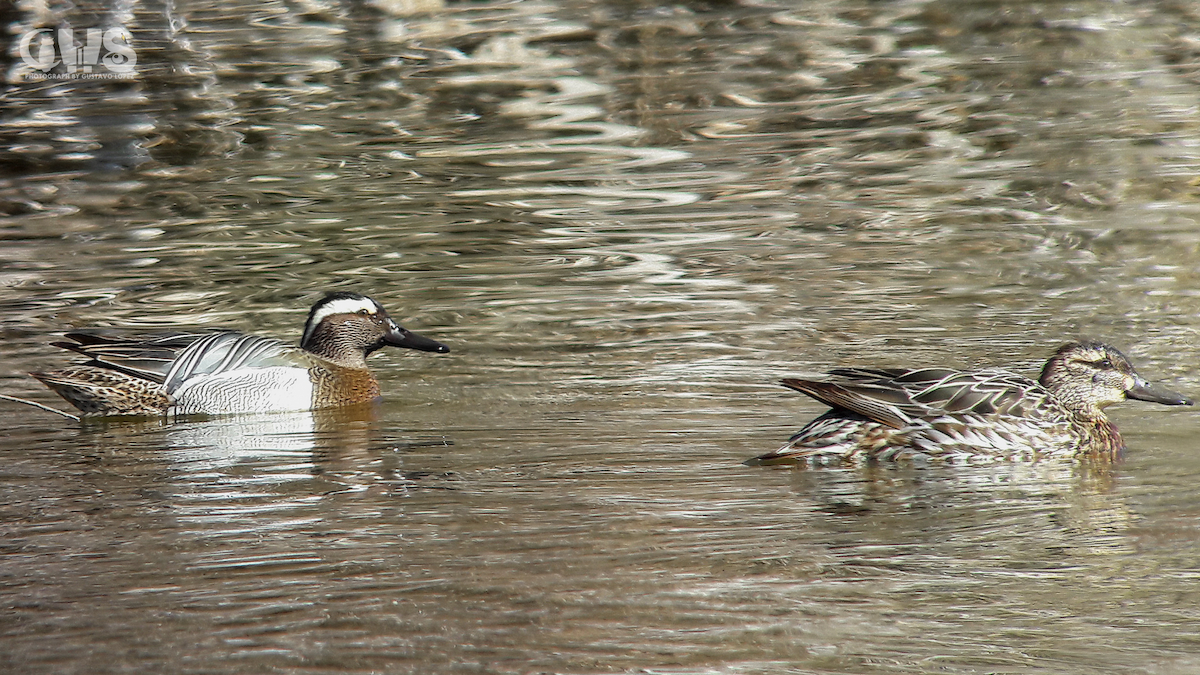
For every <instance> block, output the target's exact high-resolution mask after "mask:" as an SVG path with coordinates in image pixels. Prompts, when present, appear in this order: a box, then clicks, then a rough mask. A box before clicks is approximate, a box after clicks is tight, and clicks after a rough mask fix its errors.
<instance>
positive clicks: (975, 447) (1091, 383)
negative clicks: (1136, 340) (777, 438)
mask: <svg viewBox="0 0 1200 675" xmlns="http://www.w3.org/2000/svg"><path fill="white" fill-rule="evenodd" d="M782 384H783V385H784V386H786V387H789V388H792V389H795V390H797V391H800V392H802V393H805V394H807V395H809V396H811V397H813V398H815V399H817V400H818V401H821V402H822V403H825V404H827V405H829V406H830V407H831V408H832V410H830V411H829V412H827V413H825V414H824V415H822V416H820V417H818V418H816V419H815V420H813V421H812V422H809V423H808V424H807V425H806V426H805V427H804V428H803V429H801V430H800V431H799V432H798V433H797V434H796V435H794V436H793V437H792V438H791V439H790V440H789V441H788V443H787V445H784V446H783V447H782V448H780V449H778V450H775V451H774V452H770V453H767V454H765V455H762V456H760V457H756V458H755V459H753V460H750V462H749V463H751V464H799V463H803V464H821V463H828V462H843V461H851V462H854V461H874V460H893V459H913V458H928V459H966V458H984V457H987V458H1002V459H1016V458H1027V459H1032V458H1038V457H1048V456H1059V457H1076V456H1081V455H1090V456H1096V457H1107V458H1112V457H1116V456H1118V455H1119V454H1120V453H1121V452H1122V450H1123V449H1124V447H1125V445H1124V442H1123V441H1122V439H1121V435H1120V433H1118V432H1117V428H1116V427H1115V426H1114V425H1113V424H1112V423H1111V422H1110V421H1109V420H1108V417H1107V416H1106V415H1105V414H1104V408H1105V407H1106V406H1108V405H1111V404H1113V403H1117V402H1119V401H1123V400H1125V399H1127V398H1133V399H1138V400H1143V401H1152V402H1155V403H1161V404H1164V405H1191V404H1192V402H1191V401H1190V400H1189V399H1187V398H1185V397H1183V396H1181V395H1179V394H1176V393H1174V392H1171V391H1167V390H1164V389H1158V388H1157V387H1154V386H1153V385H1151V384H1149V383H1147V382H1146V381H1145V380H1143V379H1142V378H1141V377H1140V376H1139V375H1138V374H1137V372H1136V371H1134V369H1133V366H1132V365H1131V364H1130V362H1129V359H1127V358H1126V357H1125V355H1124V354H1122V353H1121V352H1120V351H1118V350H1117V349H1115V348H1113V347H1110V346H1108V345H1105V344H1103V343H1099V342H1073V343H1070V344H1067V345H1064V346H1063V347H1061V348H1060V349H1059V350H1058V351H1057V352H1056V353H1055V354H1054V355H1053V356H1052V357H1051V358H1050V360H1049V361H1047V362H1046V365H1045V367H1044V368H1043V369H1042V374H1041V377H1040V378H1039V381H1038V382H1035V381H1033V380H1030V379H1029V378H1026V377H1023V376H1021V375H1016V374H1013V373H1010V372H1008V371H1005V370H1000V369H986V370H980V371H974V372H963V371H957V370H951V369H948V368H920V369H895V368H893V369H888V368H840V369H837V370H833V371H830V373H829V375H828V377H826V378H824V379H819V380H814V379H799V378H794V379H785V380H783V381H782Z"/></svg>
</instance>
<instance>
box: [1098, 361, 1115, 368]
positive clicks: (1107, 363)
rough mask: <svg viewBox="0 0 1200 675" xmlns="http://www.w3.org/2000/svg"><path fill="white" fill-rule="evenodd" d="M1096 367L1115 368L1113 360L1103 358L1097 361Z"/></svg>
mask: <svg viewBox="0 0 1200 675" xmlns="http://www.w3.org/2000/svg"><path fill="white" fill-rule="evenodd" d="M1096 367H1097V368H1103V369H1104V370H1112V369H1113V368H1114V366H1113V362H1112V361H1110V360H1109V359H1101V360H1099V361H1097V362H1096Z"/></svg>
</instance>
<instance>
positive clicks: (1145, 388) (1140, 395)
mask: <svg viewBox="0 0 1200 675" xmlns="http://www.w3.org/2000/svg"><path fill="white" fill-rule="evenodd" d="M1125 397H1126V398H1132V399H1134V400H1135V401H1150V402H1151V403H1161V404H1163V405H1192V399H1190V398H1187V397H1186V396H1184V395H1183V394H1177V393H1175V392H1173V391H1170V390H1168V389H1162V388H1160V387H1156V386H1154V385H1153V384H1150V383H1149V382H1146V381H1145V380H1141V379H1139V380H1138V382H1137V384H1135V385H1134V386H1133V387H1132V388H1131V389H1130V390H1129V391H1127V392H1125Z"/></svg>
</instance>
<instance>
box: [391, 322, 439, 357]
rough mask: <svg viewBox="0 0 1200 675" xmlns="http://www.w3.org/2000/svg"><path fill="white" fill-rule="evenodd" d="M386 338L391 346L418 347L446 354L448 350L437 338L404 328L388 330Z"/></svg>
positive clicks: (426, 350) (424, 350)
mask: <svg viewBox="0 0 1200 675" xmlns="http://www.w3.org/2000/svg"><path fill="white" fill-rule="evenodd" d="M386 340H387V343H388V344H389V345H392V346H393V347H405V348H408V349H418V350H420V351H423V352H437V353H438V354H446V353H448V352H449V351H450V348H449V347H447V346H446V345H444V344H442V343H440V342H438V341H437V340H430V339H429V338H427V337H425V336H424V335H417V334H416V333H414V332H412V331H410V330H408V329H406V328H400V329H399V330H394V331H391V332H389V333H388V334H387V338H386Z"/></svg>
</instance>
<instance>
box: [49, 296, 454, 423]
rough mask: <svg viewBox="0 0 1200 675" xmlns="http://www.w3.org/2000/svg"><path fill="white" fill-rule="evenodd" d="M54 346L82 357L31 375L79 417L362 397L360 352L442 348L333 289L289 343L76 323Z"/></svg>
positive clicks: (335, 402)
mask: <svg viewBox="0 0 1200 675" xmlns="http://www.w3.org/2000/svg"><path fill="white" fill-rule="evenodd" d="M66 337H67V339H68V340H71V342H55V343H54V345H55V346H57V347H62V348H64V349H69V350H71V351H73V352H78V353H80V354H82V355H84V356H86V357H88V358H89V359H90V360H89V361H87V362H86V363H80V364H78V365H72V366H69V367H67V368H64V369H62V370H55V371H51V372H44V373H33V376H34V377H36V378H37V379H39V380H41V381H42V382H43V383H45V384H46V386H48V387H50V388H51V389H53V390H54V391H56V392H58V394H59V395H60V396H62V397H63V398H65V399H66V400H67V401H69V402H70V403H71V404H72V405H74V406H75V407H76V408H79V409H80V410H82V411H83V414H84V415H85V416H89V417H91V416H95V417H99V416H107V415H164V414H170V415H188V414H224V413H255V412H284V411H302V410H316V409H319V408H329V407H334V406H342V405H351V404H354V403H361V402H364V401H370V400H373V399H375V398H376V397H378V396H379V383H378V382H377V381H376V380H375V377H374V376H373V375H371V371H370V370H368V369H367V355H368V354H370V353H371V352H373V351H375V350H377V349H380V348H381V347H385V346H389V345H390V346H393V347H407V348H409V349H418V350H420V351H425V352H438V353H440V354H444V353H446V352H449V351H450V348H449V347H447V346H446V345H444V344H442V343H440V342H436V341H434V340H430V339H429V338H426V337H422V336H420V335H417V334H416V333H412V332H410V331H408V330H405V329H404V328H403V327H401V326H399V325H397V324H396V322H395V321H393V320H392V319H391V317H389V316H388V313H387V311H386V310H384V308H383V307H382V306H380V304H379V303H377V302H375V301H374V300H372V299H371V298H368V297H365V296H362V295H358V294H356V293H345V292H341V293H331V294H329V295H327V296H325V298H324V299H322V300H321V301H320V302H318V303H317V304H315V305H313V307H312V310H311V311H310V312H309V313H308V322H307V323H306V324H305V325H304V336H303V337H302V338H301V339H300V348H299V349H297V348H295V347H292V346H290V345H288V344H286V343H284V342H281V341H279V340H274V339H271V338H265V337H257V336H254V335H245V334H243V333H236V332H232V331H215V330H214V331H197V332H186V333H178V332H175V333H168V332H154V333H144V332H143V333H133V332H130V331H125V330H119V329H104V328H101V329H93V330H77V331H72V332H69V333H67V334H66Z"/></svg>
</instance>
